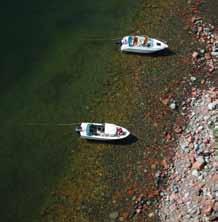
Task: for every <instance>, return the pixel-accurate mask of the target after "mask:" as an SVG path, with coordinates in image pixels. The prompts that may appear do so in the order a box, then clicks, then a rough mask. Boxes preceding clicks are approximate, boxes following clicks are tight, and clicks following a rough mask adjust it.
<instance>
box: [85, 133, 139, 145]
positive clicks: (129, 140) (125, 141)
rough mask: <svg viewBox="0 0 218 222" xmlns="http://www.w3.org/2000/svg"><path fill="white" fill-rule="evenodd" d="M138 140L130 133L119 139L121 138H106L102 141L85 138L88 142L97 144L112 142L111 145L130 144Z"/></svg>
mask: <svg viewBox="0 0 218 222" xmlns="http://www.w3.org/2000/svg"><path fill="white" fill-rule="evenodd" d="M137 141H138V138H137V137H136V136H135V135H133V134H130V135H129V136H128V137H127V138H125V139H121V140H110V141H109V140H108V141H102V140H87V142H89V143H95V144H96V143H97V144H113V145H131V144H133V143H136V142H137Z"/></svg>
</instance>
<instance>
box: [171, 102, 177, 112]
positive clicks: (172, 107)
mask: <svg viewBox="0 0 218 222" xmlns="http://www.w3.org/2000/svg"><path fill="white" fill-rule="evenodd" d="M170 109H172V110H174V109H176V102H172V103H171V104H170Z"/></svg>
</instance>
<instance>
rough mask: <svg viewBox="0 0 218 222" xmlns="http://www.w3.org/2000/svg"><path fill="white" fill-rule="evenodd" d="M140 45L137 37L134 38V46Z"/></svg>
mask: <svg viewBox="0 0 218 222" xmlns="http://www.w3.org/2000/svg"><path fill="white" fill-rule="evenodd" d="M137 44H138V38H137V36H134V39H133V45H134V46H135V45H137Z"/></svg>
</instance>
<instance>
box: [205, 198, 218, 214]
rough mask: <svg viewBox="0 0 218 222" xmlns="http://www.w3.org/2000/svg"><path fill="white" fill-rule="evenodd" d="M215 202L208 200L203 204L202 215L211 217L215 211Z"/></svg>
mask: <svg viewBox="0 0 218 222" xmlns="http://www.w3.org/2000/svg"><path fill="white" fill-rule="evenodd" d="M214 203H215V200H206V201H204V202H203V206H202V214H203V215H206V216H209V215H210V214H211V212H212V211H213V207H214Z"/></svg>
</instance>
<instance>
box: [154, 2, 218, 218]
mask: <svg viewBox="0 0 218 222" xmlns="http://www.w3.org/2000/svg"><path fill="white" fill-rule="evenodd" d="M201 2H202V1H200V0H196V1H192V2H191V1H190V2H189V4H190V6H191V8H192V17H190V18H189V20H188V21H187V23H188V24H189V28H190V29H191V32H192V33H193V34H194V38H195V39H196V40H197V41H199V42H200V43H203V44H205V48H201V49H197V50H196V51H194V52H193V54H192V66H193V73H192V76H191V77H190V80H189V82H190V86H191V93H190V95H189V96H188V98H187V99H186V101H184V102H183V103H182V107H181V113H180V114H181V116H183V118H184V119H185V124H183V125H180V126H178V125H176V126H175V128H174V131H175V133H176V134H177V147H176V153H175V157H174V159H173V161H172V163H171V165H169V167H168V169H167V170H166V171H164V172H161V173H159V174H157V175H156V177H157V179H159V180H160V179H162V178H163V177H167V178H168V182H167V188H166V189H163V190H162V191H161V192H160V194H161V200H160V203H159V206H158V207H159V212H158V215H159V218H160V221H166V222H171V221H183V222H186V221H187V222H188V221H193V222H197V221H198V222H206V221H218V202H217V201H218V175H217V170H218V162H217V156H216V148H217V141H216V139H217V126H216V124H217V120H218V91H217V88H216V87H215V86H216V82H215V83H214V82H213V81H211V80H210V77H211V76H212V75H216V68H217V60H216V58H215V57H213V56H212V54H211V52H212V46H213V44H214V42H215V41H216V40H218V35H217V34H216V29H215V27H214V26H213V25H212V24H207V23H205V22H204V21H203V19H202V17H201V16H200V15H199V9H198V7H199V5H200V3H201ZM199 72H201V73H203V74H204V75H205V78H207V80H204V81H201V85H204V89H202V88H200V87H198V88H197V87H194V86H193V82H195V81H196V79H197V78H198V77H197V74H198V73H199Z"/></svg>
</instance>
